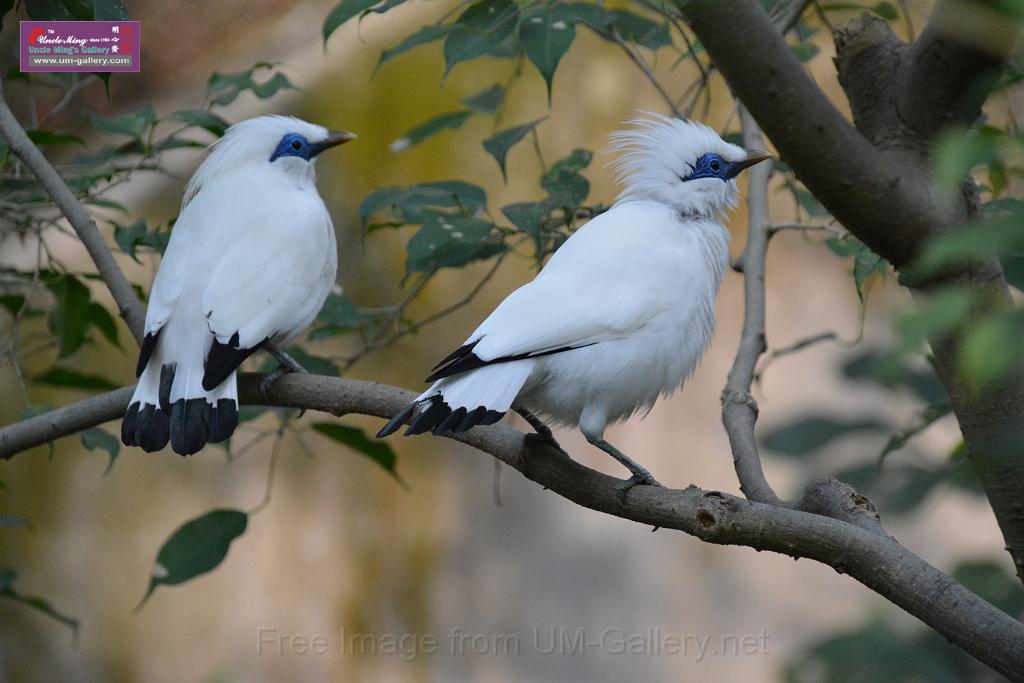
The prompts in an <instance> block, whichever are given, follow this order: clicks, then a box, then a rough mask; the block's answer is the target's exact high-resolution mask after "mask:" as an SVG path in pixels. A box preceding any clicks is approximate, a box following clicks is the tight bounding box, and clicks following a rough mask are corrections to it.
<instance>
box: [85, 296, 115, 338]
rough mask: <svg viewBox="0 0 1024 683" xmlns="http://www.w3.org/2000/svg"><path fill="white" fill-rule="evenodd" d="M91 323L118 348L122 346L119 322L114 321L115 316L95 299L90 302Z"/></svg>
mask: <svg viewBox="0 0 1024 683" xmlns="http://www.w3.org/2000/svg"><path fill="white" fill-rule="evenodd" d="M89 324H90V325H91V326H93V327H95V328H96V329H97V330H99V331H100V334H102V335H103V337H104V338H105V339H106V340H107V341H108V342H110V343H111V344H113V345H114V346H116V347H118V348H120V347H121V345H120V344H119V343H118V340H117V323H116V322H114V317H113V316H112V315H110V313H109V312H108V311H107V309H105V308H103V306H101V305H100V304H98V303H96V302H95V301H93V302H92V303H90V304H89Z"/></svg>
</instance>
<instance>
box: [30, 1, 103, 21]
mask: <svg viewBox="0 0 1024 683" xmlns="http://www.w3.org/2000/svg"><path fill="white" fill-rule="evenodd" d="M25 9H26V10H27V11H28V16H29V18H30V19H35V20H37V21H47V20H58V21H70V20H74V19H79V20H88V19H92V12H91V11H90V12H89V13H88V14H86V15H85V16H76V15H75V14H72V13H71V12H70V11H69V10H68V8H67V7H65V6H64V3H63V2H61V0H25ZM90 9H91V8H90Z"/></svg>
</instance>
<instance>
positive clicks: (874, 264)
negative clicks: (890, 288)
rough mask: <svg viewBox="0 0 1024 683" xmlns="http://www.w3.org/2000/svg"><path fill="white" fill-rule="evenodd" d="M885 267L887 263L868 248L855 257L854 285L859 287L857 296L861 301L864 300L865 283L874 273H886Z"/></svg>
mask: <svg viewBox="0 0 1024 683" xmlns="http://www.w3.org/2000/svg"><path fill="white" fill-rule="evenodd" d="M885 266H886V261H885V260H884V259H883V258H882V257H881V256H879V255H878V254H876V253H875V252H873V251H871V250H870V249H869V248H868V247H867V246H865V247H864V248H863V249H861V250H860V251H858V252H857V254H856V255H855V256H854V257H853V283H854V285H856V287H857V296H858V297H860V300H861V301H863V300H864V289H863V288H864V281H865V280H867V279H868V276H869V275H871V274H872V273H874V272H876V271H878V272H882V271H884V270H885Z"/></svg>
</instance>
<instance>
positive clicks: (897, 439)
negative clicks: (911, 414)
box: [878, 403, 953, 461]
mask: <svg viewBox="0 0 1024 683" xmlns="http://www.w3.org/2000/svg"><path fill="white" fill-rule="evenodd" d="M952 410H953V407H952V406H951V405H949V404H948V403H946V404H941V405H933V406H927V407H926V408H925V409H924V410H923V411H921V415H920V417H919V419H918V422H917V424H915V425H914V426H912V427H910V428H908V429H905V430H903V431H901V432H897V433H895V434H893V435H892V436H890V437H889V440H888V441H887V442H886V443H885V446H884V447H883V448H882V452H881V453H879V454H878V459H879V460H880V461H881V460H883V459H884V458H886V457H887V456H888V455H889V454H890V453H894V452H896V451H898V450H900V449H902V448H903V447H904V446H906V445H907V442H908V441H910V440H911V439H913V438H914V437H915V436H917V435H918V434H920V433H921V432H923V431H924V430H926V429H928V427H930V426H931V425H932V424H934V423H935V422H937V421H938V420H941V419H942V418H943V417H945V416H946V415H949V413H950V412H952Z"/></svg>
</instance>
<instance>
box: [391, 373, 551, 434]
mask: <svg viewBox="0 0 1024 683" xmlns="http://www.w3.org/2000/svg"><path fill="white" fill-rule="evenodd" d="M534 363H535V361H533V360H518V361H512V362H507V363H499V364H496V365H486V366H484V367H481V368H477V369H475V370H470V371H469V372H463V373H461V374H458V375H452V376H451V377H445V378H444V379H439V380H438V381H436V382H434V384H433V385H432V386H431V387H430V388H429V389H427V390H426V391H425V392H423V393H422V394H420V395H419V396H418V397H416V399H415V400H414V401H413V402H412V403H410V404H409V405H407V406H406V407H405V408H404V409H403V410H402V411H401V412H400V413H398V414H397V415H395V416H394V417H393V418H391V421H390V422H388V423H387V424H386V425H384V428H383V429H381V430H380V432H378V433H377V437H378V438H382V437H385V436H388V435H389V434H393V433H394V432H396V431H398V428H399V427H401V426H402V425H403V424H405V423H406V422H409V420H410V418H412V421H411V422H410V423H409V428H408V429H407V430H405V436H410V435H412V434H422V433H423V432H426V431H431V432H433V433H434V434H443V433H445V432H453V433H455V434H459V433H461V432H464V431H466V430H467V429H471V428H472V427H475V426H477V425H489V424H494V423H495V422H497V421H498V420H500V419H501V418H502V416H503V415H504V414H505V412H506V411H508V409H509V408H510V407H511V406H512V401H514V400H515V398H516V396H517V395H518V394H519V391H520V389H522V388H523V385H524V384H525V383H526V380H527V379H529V377H530V373H531V372H532V371H533V366H534ZM417 409H418V412H417ZM414 414H415V417H414Z"/></svg>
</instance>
